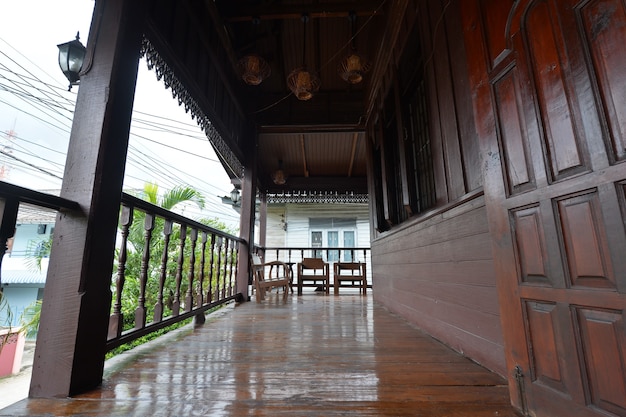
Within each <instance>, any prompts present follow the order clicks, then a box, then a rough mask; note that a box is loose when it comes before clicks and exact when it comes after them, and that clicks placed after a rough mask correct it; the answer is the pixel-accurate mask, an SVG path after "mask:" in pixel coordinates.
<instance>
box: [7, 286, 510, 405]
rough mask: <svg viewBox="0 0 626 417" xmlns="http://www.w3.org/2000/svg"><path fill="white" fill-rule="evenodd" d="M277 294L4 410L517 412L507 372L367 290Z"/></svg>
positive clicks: (231, 311) (489, 350) (235, 309)
mask: <svg viewBox="0 0 626 417" xmlns="http://www.w3.org/2000/svg"><path fill="white" fill-rule="evenodd" d="M281 298H282V294H277V293H272V294H269V295H268V298H267V300H266V303H263V304H258V305H257V304H252V303H246V304H243V305H240V306H238V307H236V308H233V309H230V311H227V312H226V313H220V316H219V317H217V318H213V319H212V318H211V316H209V318H208V320H207V323H206V324H205V326H203V327H201V328H196V329H194V330H192V329H188V330H184V331H183V332H182V333H181V334H180V335H179V336H178V337H177V338H176V339H173V338H172V339H171V340H170V341H168V342H163V343H160V344H158V345H157V346H155V348H153V349H151V350H149V351H147V352H144V353H142V354H140V355H137V356H136V357H135V360H134V361H133V362H131V363H129V365H128V366H126V367H125V368H123V369H120V370H118V371H117V372H116V373H114V374H112V375H111V377H110V378H108V379H107V380H106V381H105V383H104V384H103V386H102V387H100V388H98V389H96V390H93V391H91V392H89V393H86V394H83V395H80V396H78V397H75V398H70V399H66V398H60V399H54V400H52V399H29V400H25V401H22V402H20V403H18V404H15V405H13V406H11V407H9V408H7V409H5V410H3V412H2V413H0V415H30V416H44V415H45V416H61V415H85V416H96V415H111V416H120V415H192V414H200V415H220V414H222V413H223V412H224V410H228V415H229V416H235V417H236V416H249V415H257V416H294V415H297V416H304V415H306V416H331V417H333V416H343V415H359V416H382V415H393V416H414V415H416V413H419V415H420V416H424V417H440V416H444V415H445V416H463V417H473V416H476V417H478V416H481V417H482V416H488V415H497V416H503V417H513V416H516V414H515V412H514V410H513V409H512V408H511V407H510V406H509V397H508V393H507V389H508V388H507V386H506V384H505V381H504V379H503V378H501V377H500V376H498V375H496V374H494V373H491V372H489V371H487V370H486V369H485V368H482V367H481V366H479V365H477V364H476V363H474V362H472V361H470V360H468V359H467V358H465V357H463V356H462V355H460V354H458V353H456V352H454V351H452V350H451V349H450V348H448V347H446V346H444V345H443V344H441V343H439V342H437V341H436V340H434V339H432V338H431V337H429V336H428V335H426V334H425V333H423V332H421V331H419V330H417V329H415V328H414V327H413V326H411V325H409V324H408V323H406V322H405V321H403V320H402V319H400V318H398V317H397V316H395V315H392V314H390V313H389V312H388V311H387V310H385V309H384V308H383V307H381V306H379V305H377V304H374V303H373V302H372V298H371V297H361V296H355V297H350V296H342V297H327V296H318V295H307V296H302V297H297V298H296V297H293V298H289V299H288V301H287V302H284V301H282V299H281ZM487 351H488V353H490V354H491V353H492V351H493V350H492V349H489V348H488V349H487ZM277 358H280V360H277Z"/></svg>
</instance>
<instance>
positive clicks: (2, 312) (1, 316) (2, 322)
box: [0, 291, 13, 328]
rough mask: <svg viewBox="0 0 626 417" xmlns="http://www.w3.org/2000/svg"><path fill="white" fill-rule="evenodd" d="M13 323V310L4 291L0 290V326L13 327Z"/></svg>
mask: <svg viewBox="0 0 626 417" xmlns="http://www.w3.org/2000/svg"><path fill="white" fill-rule="evenodd" d="M11 323H13V312H12V311H11V306H10V305H9V302H8V301H7V299H6V297H5V295H4V293H3V292H2V291H0V328H3V327H4V328H6V327H8V328H11Z"/></svg>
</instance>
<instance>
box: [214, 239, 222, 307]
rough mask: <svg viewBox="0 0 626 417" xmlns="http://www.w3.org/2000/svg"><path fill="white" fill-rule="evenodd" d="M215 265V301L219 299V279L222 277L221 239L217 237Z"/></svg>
mask: <svg viewBox="0 0 626 417" xmlns="http://www.w3.org/2000/svg"><path fill="white" fill-rule="evenodd" d="M216 249H217V265H216V266H215V271H216V272H217V277H216V279H215V284H216V285H215V297H216V300H219V299H220V279H221V275H222V272H221V271H222V237H221V236H219V237H218V238H217V245H216Z"/></svg>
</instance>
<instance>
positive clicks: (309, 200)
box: [267, 192, 369, 204]
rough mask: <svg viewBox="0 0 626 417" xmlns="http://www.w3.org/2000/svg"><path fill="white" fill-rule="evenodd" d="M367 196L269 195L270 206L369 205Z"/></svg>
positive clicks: (326, 194) (329, 194) (320, 193)
mask: <svg viewBox="0 0 626 417" xmlns="http://www.w3.org/2000/svg"><path fill="white" fill-rule="evenodd" d="M368 202H369V197H368V195H367V194H355V193H332V192H319V193H315V192H309V193H277V194H275V193H271V194H267V203H268V204H368Z"/></svg>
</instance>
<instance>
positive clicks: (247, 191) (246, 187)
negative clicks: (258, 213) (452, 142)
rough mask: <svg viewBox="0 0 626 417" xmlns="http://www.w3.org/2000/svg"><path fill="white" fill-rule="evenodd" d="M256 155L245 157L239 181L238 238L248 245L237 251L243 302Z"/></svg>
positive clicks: (251, 238) (250, 242)
mask: <svg viewBox="0 0 626 417" xmlns="http://www.w3.org/2000/svg"><path fill="white" fill-rule="evenodd" d="M252 142H253V143H254V146H251V147H250V149H255V150H256V133H255V134H254V138H253V139H252ZM256 157H257V155H256V151H253V153H251V154H250V155H246V164H245V167H244V175H243V179H242V181H241V218H240V223H239V236H240V237H241V238H243V239H244V240H245V241H246V242H248V245H242V246H241V248H240V249H239V260H238V265H237V291H236V292H237V293H241V294H242V295H243V300H248V296H249V295H250V294H249V293H248V281H249V277H250V255H251V253H252V249H253V247H254V220H255V208H256V188H257V177H256V176H257V172H256V170H257V164H256V160H257V158H256Z"/></svg>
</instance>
